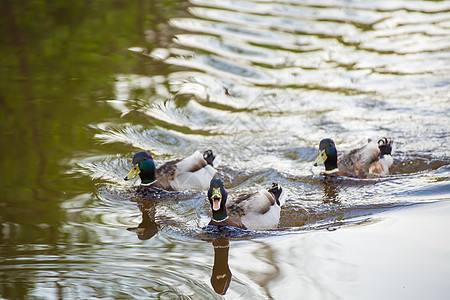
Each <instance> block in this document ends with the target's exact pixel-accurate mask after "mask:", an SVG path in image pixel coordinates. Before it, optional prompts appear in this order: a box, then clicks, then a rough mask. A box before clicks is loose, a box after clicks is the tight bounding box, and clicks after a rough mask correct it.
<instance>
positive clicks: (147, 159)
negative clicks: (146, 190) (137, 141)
mask: <svg viewBox="0 0 450 300" xmlns="http://www.w3.org/2000/svg"><path fill="white" fill-rule="evenodd" d="M155 169H156V168H155V163H154V161H153V158H152V156H151V155H150V153H148V152H145V151H140V152H138V153H136V154H135V155H134V156H133V166H132V167H131V170H130V172H128V174H127V175H126V176H125V178H124V179H125V180H131V179H133V178H135V177H136V176H137V175H139V177H141V182H142V183H144V184H147V183H153V182H155V181H156V177H155Z"/></svg>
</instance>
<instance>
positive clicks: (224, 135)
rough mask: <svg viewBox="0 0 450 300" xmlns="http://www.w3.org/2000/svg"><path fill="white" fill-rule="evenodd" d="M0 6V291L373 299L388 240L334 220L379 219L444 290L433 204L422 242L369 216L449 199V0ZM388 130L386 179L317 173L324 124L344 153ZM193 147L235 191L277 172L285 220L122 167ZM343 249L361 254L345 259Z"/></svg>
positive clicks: (367, 222)
mask: <svg viewBox="0 0 450 300" xmlns="http://www.w3.org/2000/svg"><path fill="white" fill-rule="evenodd" d="M3 4H4V5H3V6H2V8H3V9H2V10H0V15H1V17H0V28H1V29H0V36H1V37H2V38H1V39H0V51H1V53H2V55H1V56H0V108H1V109H0V125H1V126H0V128H1V130H0V131H1V132H0V140H1V145H2V147H1V150H0V151H2V152H1V154H2V155H1V157H2V159H1V160H0V170H2V172H1V179H2V180H1V181H0V189H1V192H2V200H0V224H1V228H0V257H1V258H2V259H1V260H0V278H1V280H0V295H1V296H0V297H2V298H7V299H14V298H19V299H23V298H46V299H49V298H50V299H52V298H69V299H70V298H81V299H87V298H105V297H109V298H145V299H148V298H162V299H164V298H169V299H172V298H181V297H184V298H193V299H210V298H229V299H239V298H241V299H244V298H245V299H249V298H252V297H253V298H255V299H267V298H270V299H285V298H289V296H291V295H302V296H304V297H305V298H332V299H336V298H343V299H348V298H352V296H354V295H362V294H361V293H358V292H357V291H358V290H367V291H370V292H372V294H371V295H375V296H374V297H376V295H377V289H376V288H374V284H375V283H377V279H376V278H372V277H370V279H367V278H368V277H365V276H366V275H367V273H364V272H365V271H367V272H369V273H370V268H369V269H367V268H365V267H367V264H366V263H367V261H371V262H372V261H375V258H376V257H378V258H379V257H380V256H376V255H377V254H379V253H384V252H383V251H384V250H383V249H385V248H382V249H380V248H377V247H379V246H377V244H376V243H372V244H371V243H369V244H370V245H372V246H373V249H361V247H364V245H365V244H363V243H359V244H358V243H355V239H352V238H347V237H345V234H342V235H341V234H339V233H340V232H342V231H344V230H354V231H355V232H356V234H355V235H354V237H356V239H357V240H359V239H360V238H364V233H365V232H368V231H367V230H368V228H380V227H375V226H378V225H379V224H386V226H385V227H383V229H384V230H380V231H379V232H378V233H376V237H377V238H379V240H377V241H380V243H382V242H386V244H385V245H390V243H389V241H401V242H398V243H397V244H395V245H396V247H397V248H396V249H400V250H397V251H403V253H413V254H411V256H405V255H404V256H401V257H400V261H401V262H403V263H402V266H412V265H414V266H415V265H420V267H421V268H422V270H425V271H424V272H423V273H424V274H425V273H426V274H429V276H428V277H429V278H433V279H434V282H435V283H438V286H436V285H434V283H431V282H429V281H426V278H425V279H424V282H423V285H425V286H428V287H430V289H429V290H433V291H435V293H436V294H433V295H437V294H439V295H442V294H445V288H442V287H445V286H446V283H445V284H442V285H439V284H440V283H442V281H441V280H443V279H445V278H447V277H448V276H442V275H443V272H442V269H441V268H440V266H445V264H444V262H445V257H448V253H449V252H448V248H446V246H445V245H443V244H442V243H441V239H440V238H439V237H436V235H437V233H439V236H447V235H448V233H447V232H446V231H445V229H442V228H447V227H445V226H439V225H436V224H437V223H436V224H435V225H436V226H434V227H427V226H426V225H429V224H431V223H433V222H431V223H430V222H428V221H425V220H430V219H431V220H432V219H433V214H435V213H437V212H436V211H433V212H431V211H428V213H429V214H428V215H427V214H425V215H420V214H418V215H419V216H418V217H417V219H414V220H412V221H411V224H416V225H417V228H416V227H414V228H416V229H417V230H419V229H420V228H427V230H428V231H427V232H423V230H421V231H420V232H421V233H420V234H419V233H417V236H416V237H414V238H415V239H418V240H422V239H425V238H426V240H427V245H429V248H428V249H426V250H423V248H421V247H420V244H414V245H413V246H414V247H415V248H414V249H416V250H417V249H421V250H423V252H422V253H420V251H418V250H417V251H412V250H411V249H412V246H411V245H410V244H409V243H410V241H411V240H413V239H412V238H411V239H409V235H408V231H407V230H403V231H399V232H395V228H397V227H395V226H388V225H389V224H391V223H390V222H389V220H395V217H394V216H392V215H389V214H386V215H385V214H383V213H382V212H385V211H392V212H396V211H397V209H398V207H404V206H410V205H416V206H417V204H420V203H424V202H433V201H442V200H448V199H449V198H450V195H449V178H450V175H449V172H450V168H449V165H450V159H449V155H448V153H449V147H448V144H449V143H448V138H449V127H448V124H450V120H449V115H450V114H449V112H450V106H449V101H448V100H449V99H448V91H449V86H450V81H449V78H450V73H449V72H450V71H449V70H450V68H449V64H450V54H449V51H448V49H449V48H450V39H449V35H450V26H449V19H450V15H449V10H450V5H449V3H448V1H421V0H418V1H404V0H399V1H359V0H356V1H342V0H325V1H321V2H320V3H317V1H312V0H302V1H291V0H282V1H252V0H246V1H234V0H233V1H232V0H220V1H218V0H208V1H205V0H191V1H177V0H170V1H148V0H140V1H131V2H130V1H114V2H104V1H96V0H94V1H89V2H80V1H70V2H64V3H62V2H61V3H60V1H57V2H36V1H26V0H25V1H6V2H4V3H3ZM127 49H129V50H127ZM384 136H386V137H389V138H393V139H394V140H395V147H396V149H394V154H393V157H394V165H393V167H392V169H391V170H392V172H391V175H389V176H385V177H382V178H375V179H365V180H355V179H339V180H332V181H329V180H328V179H325V178H323V177H322V176H320V175H319V172H320V170H317V169H314V168H313V166H312V161H313V160H314V158H315V157H316V156H317V145H318V142H319V141H320V140H321V139H322V138H325V137H329V138H333V140H334V141H335V142H336V144H338V145H339V150H340V151H341V150H342V151H346V150H349V149H353V148H356V147H358V146H359V145H361V144H363V143H365V141H367V139H368V138H375V139H378V138H381V137H384ZM199 149H212V150H213V151H214V153H217V154H218V155H219V156H220V157H221V164H220V165H219V167H218V175H217V176H219V177H220V178H223V180H224V183H225V185H226V186H227V187H229V190H230V193H233V194H235V193H236V194H237V193H239V192H241V191H244V190H251V189H253V188H255V189H258V188H262V187H264V186H266V185H267V184H270V183H271V182H278V183H279V184H280V185H282V186H283V187H286V190H287V194H288V197H287V201H286V203H285V205H284V206H283V209H282V211H281V220H280V224H279V227H278V228H277V229H275V230H269V231H245V230H239V229H230V230H229V231H226V232H219V231H218V230H217V229H216V228H211V227H209V226H207V224H208V222H209V220H210V215H209V211H210V208H209V204H208V203H207V201H206V200H205V192H204V191H183V192H177V193H167V194H164V195H162V194H161V195H158V196H155V195H154V194H151V195H145V194H143V193H139V192H138V190H137V189H136V185H137V184H138V183H137V182H135V183H133V182H125V181H123V176H124V175H125V174H126V173H127V171H128V168H129V166H130V163H131V157H132V154H133V153H135V152H137V151H141V150H145V151H149V152H150V153H151V154H152V155H153V157H154V159H155V162H156V163H157V164H158V163H161V162H163V161H167V160H170V159H174V158H180V157H185V156H187V155H189V154H191V153H193V152H194V151H195V150H199ZM155 197H157V200H156V201H155ZM136 206H137V207H136ZM444 211H446V210H444ZM430 214H431V215H430ZM380 216H387V217H386V218H387V221H386V222H385V223H383V222H379V218H381V217H380ZM437 219H439V220H441V221H442V220H445V218H437ZM433 224H434V223H433ZM337 228H343V230H336V231H332V230H333V229H337ZM127 229H128V230H127ZM324 229H329V231H332V232H329V231H327V230H324ZM391 229H392V230H393V231H391ZM440 230H442V231H440ZM369 231H370V230H369ZM415 232H416V231H414V233H415ZM337 233H338V234H337ZM397 233H401V234H400V235H397V236H396V238H395V239H392V236H395V234H397ZM433 233H436V234H433ZM391 234H392V235H391ZM328 235H333V238H328ZM422 235H423V236H422ZM227 240H230V241H231V242H230V243H231V244H232V248H233V250H232V251H229V245H228V246H227V243H228V242H227ZM211 241H213V242H212V243H213V247H211ZM345 245H353V246H354V247H356V248H355V249H359V250H360V251H359V252H357V253H369V254H370V255H373V256H374V258H373V259H372V258H367V257H364V258H362V259H361V260H359V261H357V262H355V260H352V259H351V258H352V257H353V256H349V257H347V258H348V260H345V259H344V258H343V256H341V254H342V255H344V254H346V253H352V249H348V248H346V246H345ZM380 245H381V244H380ZM353 246H352V247H353ZM222 247H223V248H222ZM225 254H226V255H225ZM441 254H442V255H441ZM414 255H415V256H414ZM445 255H447V256H445ZM213 256H214V257H215V258H214V260H213V259H212V257H213ZM225 257H227V259H228V260H229V265H230V266H231V269H232V271H233V274H232V278H233V280H231V282H230V281H229V280H230V279H231V272H230V271H229V268H228V264H227V263H226V262H228V260H226V259H225ZM359 257H363V256H359ZM423 257H427V258H429V260H427V263H428V265H424V264H422V263H417V262H422V261H423ZM385 258H390V256H389V253H387V254H386V256H385ZM403 258H404V259H405V260H401V259H403ZM433 258H436V259H438V258H439V259H440V261H439V262H437V261H433V260H432V259H433ZM349 261H351V262H352V263H349ZM379 265H380V266H381V265H382V266H384V267H385V268H386V270H388V271H391V270H392V271H395V272H390V273H392V274H394V273H395V274H398V276H397V277H396V278H397V279H398V278H404V279H405V281H406V283H405V282H398V281H396V278H394V279H393V280H391V281H390V282H387V283H386V282H384V281H383V286H385V287H386V289H385V290H389V288H391V290H389V291H391V292H393V294H394V295H397V294H398V293H396V292H397V291H396V290H395V288H396V287H397V284H398V285H401V286H402V291H405V292H410V291H414V289H410V290H408V287H411V286H421V284H417V282H418V281H417V280H413V279H411V278H410V277H409V276H407V275H409V274H413V273H414V274H421V270H419V269H418V270H414V272H413V271H412V270H408V271H405V272H403V273H402V272H401V271H399V272H400V273H396V272H397V271H398V270H400V269H403V268H397V267H396V261H395V260H392V259H390V260H389V264H384V263H383V261H381V262H380V263H379ZM430 266H433V267H430ZM361 270H362V271H361ZM405 270H406V269H405ZM416 271H417V272H416ZM434 275H436V276H434ZM214 278H215V279H214ZM380 278H381V277H380ZM420 278H422V277H420ZM213 282H214V284H213ZM380 282H381V281H380ZM216 283H217V285H216ZM228 284H229V285H228ZM408 284H409V285H408ZM403 286H404V287H405V288H404V289H403ZM366 287H369V288H368V289H366ZM431 287H432V288H431ZM217 291H219V292H218V293H216V292H217ZM221 292H226V294H225V295H223V296H222V295H219V294H221ZM363 294H364V293H363ZM412 294H413V293H407V295H412ZM446 294H448V292H447V293H446ZM364 295H365V294H364ZM355 298H357V296H355ZM379 298H383V297H379Z"/></svg>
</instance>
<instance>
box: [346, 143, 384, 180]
mask: <svg viewBox="0 0 450 300" xmlns="http://www.w3.org/2000/svg"><path fill="white" fill-rule="evenodd" d="M379 154H380V149H379V148H378V144H377V143H376V142H375V141H371V142H369V143H368V144H367V145H365V146H363V147H361V148H358V149H354V150H352V151H350V152H348V153H345V154H343V155H341V156H340V157H339V159H338V169H339V171H340V172H342V173H344V174H347V175H350V176H361V175H363V174H368V173H369V166H370V164H371V163H373V162H375V161H377V160H378V156H379Z"/></svg>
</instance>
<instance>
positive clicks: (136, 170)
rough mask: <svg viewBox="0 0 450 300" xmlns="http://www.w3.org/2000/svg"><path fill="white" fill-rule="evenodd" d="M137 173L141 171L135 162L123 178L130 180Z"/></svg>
mask: <svg viewBox="0 0 450 300" xmlns="http://www.w3.org/2000/svg"><path fill="white" fill-rule="evenodd" d="M139 173H141V170H140V169H139V166H138V165H137V164H135V165H133V167H132V168H131V170H130V172H128V174H127V176H125V178H124V179H125V180H131V179H133V178H135V177H136V176H138V175H139Z"/></svg>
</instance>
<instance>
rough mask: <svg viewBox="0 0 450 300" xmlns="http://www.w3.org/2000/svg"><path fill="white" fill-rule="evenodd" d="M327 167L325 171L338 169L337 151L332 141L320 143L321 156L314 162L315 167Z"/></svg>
mask: <svg viewBox="0 0 450 300" xmlns="http://www.w3.org/2000/svg"><path fill="white" fill-rule="evenodd" d="M323 164H324V165H325V170H327V171H329V170H334V169H336V168H337V150H336V145H335V144H334V141H333V140H332V139H323V140H321V141H320V143H319V156H317V158H316V160H315V161H314V166H315V167H317V166H319V165H323Z"/></svg>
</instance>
